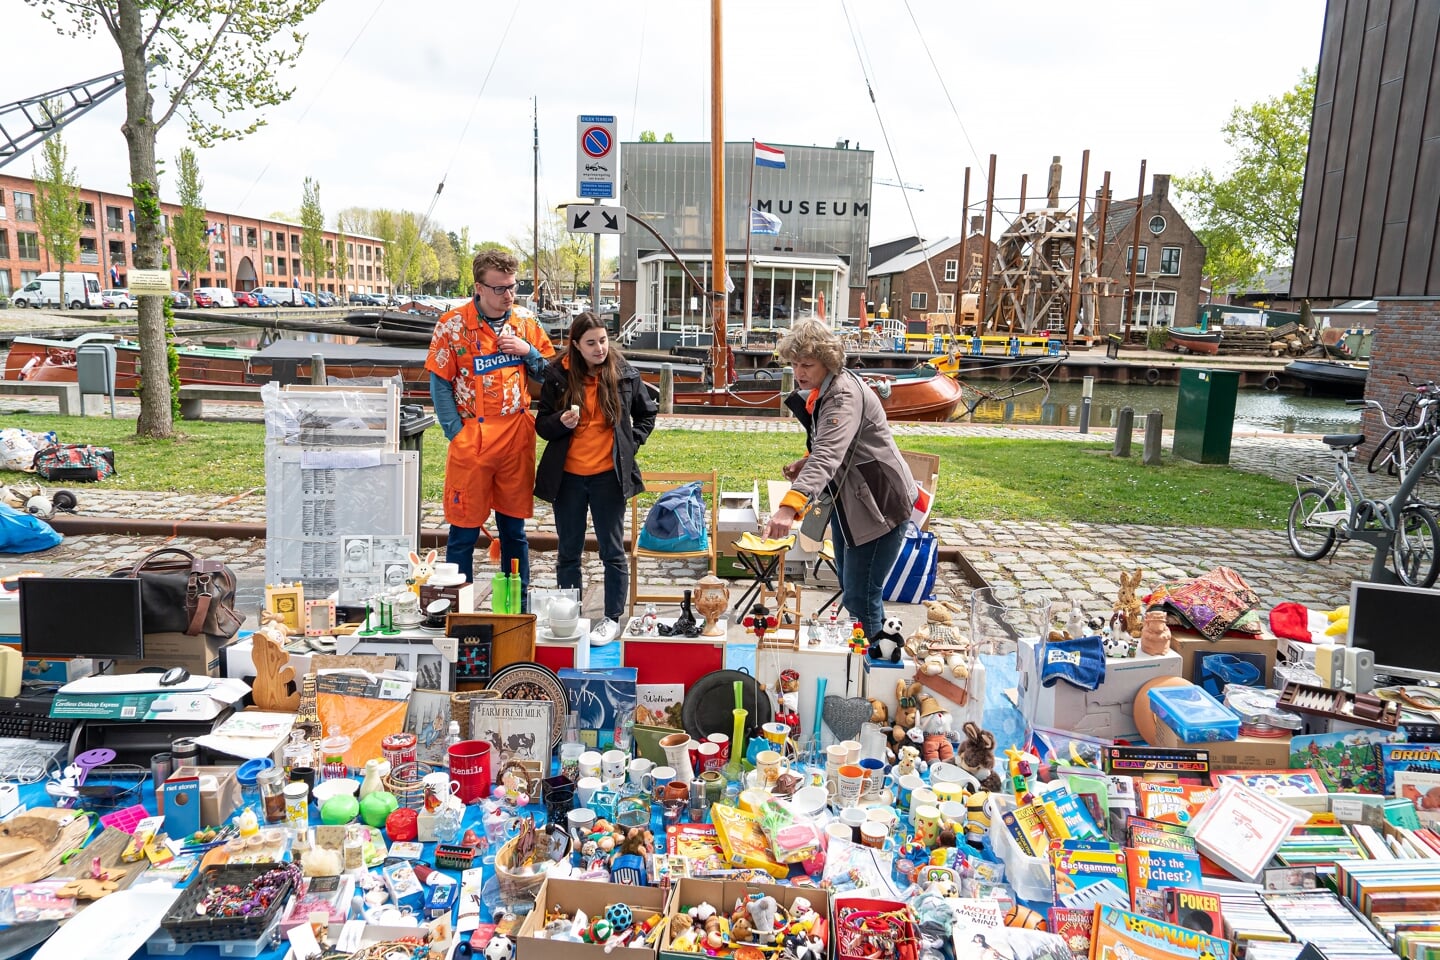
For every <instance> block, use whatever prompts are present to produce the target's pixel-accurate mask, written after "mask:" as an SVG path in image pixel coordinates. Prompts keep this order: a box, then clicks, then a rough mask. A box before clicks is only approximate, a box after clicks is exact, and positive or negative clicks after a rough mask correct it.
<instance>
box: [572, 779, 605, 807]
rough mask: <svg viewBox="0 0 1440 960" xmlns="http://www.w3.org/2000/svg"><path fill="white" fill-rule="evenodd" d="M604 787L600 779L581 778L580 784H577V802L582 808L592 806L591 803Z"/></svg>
mask: <svg viewBox="0 0 1440 960" xmlns="http://www.w3.org/2000/svg"><path fill="white" fill-rule="evenodd" d="M602 786H604V784H603V783H601V782H600V778H599V777H581V778H580V782H579V783H577V784H575V802H576V803H578V804H579V805H580V806H582V807H588V806H590V801H591V800H593V799H594V798H595V793H596V792H597V791H598V790H599V789H600V788H601V787H602Z"/></svg>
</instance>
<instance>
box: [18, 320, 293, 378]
mask: <svg viewBox="0 0 1440 960" xmlns="http://www.w3.org/2000/svg"><path fill="white" fill-rule="evenodd" d="M86 343H104V344H109V345H110V346H113V347H114V348H115V389H116V391H117V392H128V391H131V390H134V389H136V388H138V387H139V385H140V344H138V343H136V342H135V341H133V340H120V339H117V338H116V337H115V336H113V335H112V334H108V333H87V334H83V335H81V336H79V337H77V338H75V339H74V340H48V339H45V338H43V337H16V338H15V339H14V340H13V341H12V342H11V344H10V351H9V352H8V353H7V354H6V355H5V379H6V380H37V381H42V382H52V383H57V382H58V383H73V382H75V380H76V379H77V374H76V353H75V351H76V348H78V347H80V346H82V345H83V344H86ZM311 346H314V344H311ZM175 352H176V353H177V354H179V356H180V382H181V383H211V384H226V385H234V384H243V383H246V382H248V381H247V380H246V379H245V372H246V364H247V362H248V361H249V358H250V356H251V355H252V354H253V353H254V352H255V351H253V350H250V349H248V348H245V347H237V346H231V345H229V344H227V343H226V342H224V341H213V340H212V341H201V342H200V343H198V344H176V346H175Z"/></svg>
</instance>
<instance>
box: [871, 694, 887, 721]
mask: <svg viewBox="0 0 1440 960" xmlns="http://www.w3.org/2000/svg"><path fill="white" fill-rule="evenodd" d="M869 699H870V720H869V722H870V723H873V724H875V726H877V727H887V726H889V725H890V708H889V707H888V706H886V705H885V701H884V700H881V699H880V698H879V697H870V698H869Z"/></svg>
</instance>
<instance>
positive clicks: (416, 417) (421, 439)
mask: <svg viewBox="0 0 1440 960" xmlns="http://www.w3.org/2000/svg"><path fill="white" fill-rule="evenodd" d="M433 426H435V414H433V413H431V412H430V411H429V410H426V409H425V408H424V407H422V406H420V404H418V403H406V404H402V405H401V406H400V449H401V450H414V451H415V464H416V468H417V472H418V473H419V475H420V477H421V481H420V483H417V484H416V485H415V490H416V493H415V534H416V541H415V546H416V548H417V549H418V548H419V546H420V541H419V534H420V522H421V520H423V519H424V517H425V498H424V496H423V495H422V494H421V493H420V490H421V489H422V488H423V486H424V477H425V431H426V430H428V429H430V428H431V427H433Z"/></svg>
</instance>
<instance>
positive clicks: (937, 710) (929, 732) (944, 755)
mask: <svg viewBox="0 0 1440 960" xmlns="http://www.w3.org/2000/svg"><path fill="white" fill-rule="evenodd" d="M918 729H919V731H920V757H921V759H923V760H924V761H925V762H926V763H935V762H936V761H941V762H949V761H951V760H954V759H955V747H954V746H952V745H951V743H950V711H949V710H946V709H945V708H944V707H942V706H940V701H938V700H936V699H935V698H934V697H921V698H920V726H919V728H918ZM910 738H911V739H912V740H913V739H915V733H914V732H913V731H912V733H911V735H910Z"/></svg>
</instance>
